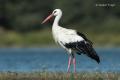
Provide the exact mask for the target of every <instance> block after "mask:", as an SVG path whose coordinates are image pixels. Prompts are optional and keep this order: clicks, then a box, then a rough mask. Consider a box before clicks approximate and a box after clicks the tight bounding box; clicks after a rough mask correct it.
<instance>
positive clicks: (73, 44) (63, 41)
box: [42, 9, 100, 72]
mask: <svg viewBox="0 0 120 80" xmlns="http://www.w3.org/2000/svg"><path fill="white" fill-rule="evenodd" d="M53 16H55V20H54V22H53V26H52V34H53V37H54V40H55V42H56V43H58V44H59V45H61V47H63V48H64V49H66V50H67V51H68V54H69V62H68V72H69V68H70V65H71V61H73V64H74V72H76V68H75V67H76V59H75V53H77V54H79V55H80V54H81V53H83V54H86V55H87V56H88V57H90V58H92V59H94V60H96V61H97V62H98V63H99V62H100V60H99V56H98V55H97V54H96V52H95V50H94V49H93V46H92V42H91V41H90V40H88V39H87V38H86V36H85V35H84V34H82V33H79V32H77V31H76V30H72V29H66V28H63V27H61V26H59V20H60V18H61V16H62V11H61V10H60V9H55V10H54V11H53V12H52V14H51V15H50V16H48V17H47V18H46V19H45V20H44V21H43V22H42V23H45V22H46V21H47V20H49V19H50V18H51V17H53Z"/></svg>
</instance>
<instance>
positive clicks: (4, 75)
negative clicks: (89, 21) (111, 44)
mask: <svg viewBox="0 0 120 80" xmlns="http://www.w3.org/2000/svg"><path fill="white" fill-rule="evenodd" d="M119 79H120V73H112V72H106V73H101V72H93V73H91V72H81V73H77V74H76V75H73V74H72V73H71V74H70V75H67V73H63V72H26V73H25V72H18V73H16V72H1V73H0V80H119Z"/></svg>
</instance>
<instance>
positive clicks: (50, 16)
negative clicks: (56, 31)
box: [41, 14, 53, 24]
mask: <svg viewBox="0 0 120 80" xmlns="http://www.w3.org/2000/svg"><path fill="white" fill-rule="evenodd" d="M52 17H53V14H50V15H49V16H48V17H47V18H46V19H45V20H44V21H43V22H42V23H41V24H43V23H45V22H46V21H48V20H49V19H50V18H52Z"/></svg>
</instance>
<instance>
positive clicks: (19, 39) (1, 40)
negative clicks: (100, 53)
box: [0, 29, 120, 47]
mask: <svg viewBox="0 0 120 80" xmlns="http://www.w3.org/2000/svg"><path fill="white" fill-rule="evenodd" d="M81 31H82V32H83V33H84V34H86V36H87V37H88V38H89V39H90V40H91V41H93V43H94V45H95V46H120V36H119V33H117V32H114V33H110V32H96V31H95V30H90V29H89V30H87V29H86V30H81ZM81 31H80V32H81ZM44 45H55V42H54V40H53V37H52V32H51V29H44V30H39V31H34V32H29V33H18V32H13V31H3V32H0V46H1V47H6V46H7V47H9V46H10V47H11V46H13V47H14V46H15V47H34V46H35V47H39V46H44Z"/></svg>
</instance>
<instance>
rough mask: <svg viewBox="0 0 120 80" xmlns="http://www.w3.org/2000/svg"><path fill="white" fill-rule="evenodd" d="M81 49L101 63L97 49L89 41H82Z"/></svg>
mask: <svg viewBox="0 0 120 80" xmlns="http://www.w3.org/2000/svg"><path fill="white" fill-rule="evenodd" d="M81 50H82V51H83V53H84V54H86V55H87V56H88V57H90V58H92V59H94V60H95V61H97V63H100V58H99V56H98V55H97V53H96V51H95V50H94V49H93V47H92V45H91V44H89V43H87V42H83V43H82V48H81Z"/></svg>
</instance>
